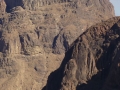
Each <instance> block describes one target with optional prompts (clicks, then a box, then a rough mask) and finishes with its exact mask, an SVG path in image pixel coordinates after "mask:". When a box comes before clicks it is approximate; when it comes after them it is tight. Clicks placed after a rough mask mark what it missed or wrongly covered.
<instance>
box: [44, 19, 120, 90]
mask: <svg viewBox="0 0 120 90" xmlns="http://www.w3.org/2000/svg"><path fill="white" fill-rule="evenodd" d="M119 54H120V17H114V18H111V19H109V20H107V21H105V22H102V23H99V24H96V25H94V26H92V27H90V28H89V29H88V30H87V31H86V32H84V33H83V34H82V35H80V36H79V37H78V39H77V40H75V42H74V43H73V44H72V45H71V48H70V49H69V50H68V51H67V52H66V55H65V58H64V60H63V62H62V64H61V66H60V68H59V69H58V70H56V71H55V72H53V73H52V74H51V75H50V77H49V80H48V81H49V82H48V84H47V86H46V88H49V90H53V89H54V90H119V89H120V84H119V83H120V80H119V75H120V65H119V64H120V58H119V57H120V56H119ZM56 73H58V74H56ZM61 73H62V74H61ZM50 79H51V80H50ZM57 81H58V82H57ZM55 82H56V83H55Z"/></svg>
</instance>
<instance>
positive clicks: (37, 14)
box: [0, 0, 114, 90]
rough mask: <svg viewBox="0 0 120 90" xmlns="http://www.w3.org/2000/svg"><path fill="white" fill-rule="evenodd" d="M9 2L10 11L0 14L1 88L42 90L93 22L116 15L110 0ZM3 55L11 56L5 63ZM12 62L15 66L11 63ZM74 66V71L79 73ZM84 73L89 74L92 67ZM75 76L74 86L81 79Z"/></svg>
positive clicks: (7, 3) (28, 0) (30, 0)
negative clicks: (65, 55)
mask: <svg viewBox="0 0 120 90" xmlns="http://www.w3.org/2000/svg"><path fill="white" fill-rule="evenodd" d="M5 3H6V9H5V8H4V10H6V13H5V14H4V15H2V16H1V17H0V53H1V57H0V58H1V67H0V73H3V72H4V73H3V75H2V74H1V78H0V81H1V83H0V90H7V89H8V88H9V90H17V89H20V90H27V89H28V90H33V89H35V90H39V89H42V88H43V87H44V86H45V85H46V82H47V78H48V76H49V74H50V73H51V72H52V71H54V70H56V69H57V68H59V66H60V64H61V62H62V60H63V57H64V53H65V51H67V50H68V49H69V46H70V45H71V44H72V43H73V41H74V40H75V39H76V38H77V37H78V36H79V35H80V34H81V33H83V32H84V31H85V30H86V29H87V28H88V27H90V26H91V25H93V24H95V23H97V22H100V21H102V20H106V19H108V18H110V17H113V16H114V11H113V6H112V5H111V3H110V2H109V1H106V0H89V1H86V0H79V1H78V0H5ZM86 43H87V42H86ZM83 53H85V52H83ZM3 58H5V59H6V58H7V60H6V61H5V63H4V59H3ZM90 58H93V57H92V56H90ZM12 61H13V62H14V63H15V65H14V64H10V65H7V64H9V62H12ZM7 62H8V63H7ZM72 63H73V66H74V67H75V68H74V69H75V70H76V68H78V67H76V66H77V65H76V64H77V63H75V62H74V61H73V60H71V62H70V63H69V64H70V65H71V64H72ZM91 63H92V61H91ZM94 64H95V63H93V65H94ZM2 66H4V67H5V68H4V67H2ZM68 66H69V65H68ZM15 67H16V68H15ZM66 68H67V67H66ZM93 68H94V67H93ZM74 69H73V71H71V72H70V73H71V74H75V72H74ZM67 71H69V70H66V72H67ZM8 72H9V73H8ZM12 72H13V73H14V74H11V73H12ZM81 72H83V73H84V74H86V73H88V72H89V70H88V72H84V70H82V71H81ZM95 72H96V71H95ZM95 72H91V73H92V74H93V73H95ZM81 77H83V79H85V80H86V77H84V76H81ZM74 79H75V77H73V78H71V82H70V85H72V83H73V82H76V81H77V80H75V81H74ZM85 80H84V81H85ZM64 81H67V79H66V78H64ZM67 82H68V81H67ZM75 85H77V83H75ZM72 87H73V89H74V88H75V87H74V86H73V85H72ZM65 88H66V87H65ZM51 90H55V89H51Z"/></svg>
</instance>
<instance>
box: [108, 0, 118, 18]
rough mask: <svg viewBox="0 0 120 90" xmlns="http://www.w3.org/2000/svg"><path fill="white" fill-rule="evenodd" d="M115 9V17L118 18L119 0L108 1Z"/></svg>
mask: <svg viewBox="0 0 120 90" xmlns="http://www.w3.org/2000/svg"><path fill="white" fill-rule="evenodd" d="M110 2H111V3H112V4H113V6H114V9H115V15H116V16H120V0H110Z"/></svg>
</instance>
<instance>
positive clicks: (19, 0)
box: [5, 0, 23, 13]
mask: <svg viewBox="0 0 120 90" xmlns="http://www.w3.org/2000/svg"><path fill="white" fill-rule="evenodd" d="M5 3H6V12H8V13H10V12H11V10H12V8H13V7H16V6H21V7H23V1H22V0H12V1H11V0H5Z"/></svg>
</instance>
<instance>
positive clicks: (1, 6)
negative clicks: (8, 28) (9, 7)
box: [0, 0, 6, 13]
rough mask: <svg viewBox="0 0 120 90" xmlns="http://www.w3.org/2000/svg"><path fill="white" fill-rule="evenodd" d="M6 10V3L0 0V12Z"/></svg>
mask: <svg viewBox="0 0 120 90" xmlns="http://www.w3.org/2000/svg"><path fill="white" fill-rule="evenodd" d="M5 11H6V4H5V2H4V0H0V13H5Z"/></svg>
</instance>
